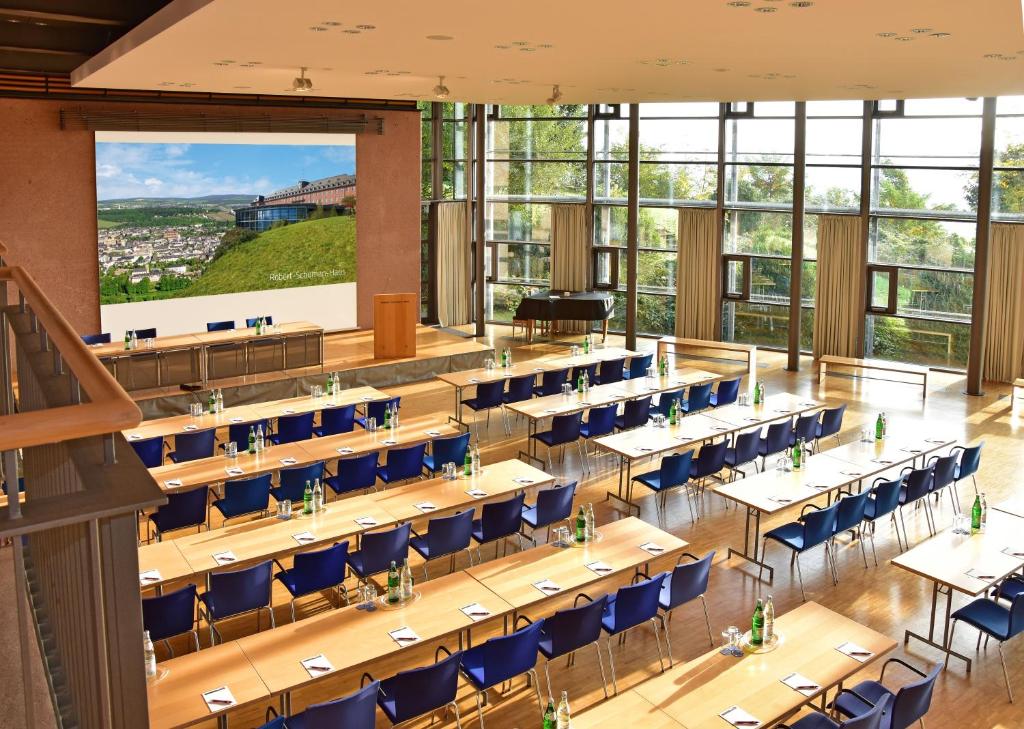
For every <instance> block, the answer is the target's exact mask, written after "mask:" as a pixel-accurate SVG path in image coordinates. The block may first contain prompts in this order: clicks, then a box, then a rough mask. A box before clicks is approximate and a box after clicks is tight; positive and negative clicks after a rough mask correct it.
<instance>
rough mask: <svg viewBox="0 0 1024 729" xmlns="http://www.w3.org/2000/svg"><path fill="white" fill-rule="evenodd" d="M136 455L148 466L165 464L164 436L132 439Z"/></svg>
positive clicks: (154, 466)
mask: <svg viewBox="0 0 1024 729" xmlns="http://www.w3.org/2000/svg"><path fill="white" fill-rule="evenodd" d="M128 442H129V443H131V444H132V448H134V449H135V455H137V456H138V457H139V460H140V461H142V465H143V466H145V467H146V468H156V467H157V466H162V465H163V464H164V439H163V436H159V435H158V436H157V437H156V438H146V439H145V440H130V441H128Z"/></svg>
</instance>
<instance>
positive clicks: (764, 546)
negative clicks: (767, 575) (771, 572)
mask: <svg viewBox="0 0 1024 729" xmlns="http://www.w3.org/2000/svg"><path fill="white" fill-rule="evenodd" d="M754 546H757V542H754ZM767 549H768V538H767V537H765V538H764V539H762V540H761V566H760V567H759V568H758V570H757V580H758V582H760V581H761V577H762V576H764V564H765V562H767V561H768V560H767V559H765V556H766V555H765V550H767Z"/></svg>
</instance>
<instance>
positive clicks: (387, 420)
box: [384, 406, 391, 430]
mask: <svg viewBox="0 0 1024 729" xmlns="http://www.w3.org/2000/svg"><path fill="white" fill-rule="evenodd" d="M390 427H391V407H390V406H385V407H384V430H387V429H388V428H390Z"/></svg>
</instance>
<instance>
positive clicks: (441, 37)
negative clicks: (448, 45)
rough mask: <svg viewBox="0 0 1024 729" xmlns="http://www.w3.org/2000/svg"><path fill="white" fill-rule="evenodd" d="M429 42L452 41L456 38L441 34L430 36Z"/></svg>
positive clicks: (428, 37)
mask: <svg viewBox="0 0 1024 729" xmlns="http://www.w3.org/2000/svg"><path fill="white" fill-rule="evenodd" d="M427 40H432V41H450V40H455V36H453V35H440V34H436V35H428V36H427Z"/></svg>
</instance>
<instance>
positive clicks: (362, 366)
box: [132, 326, 494, 419]
mask: <svg viewBox="0 0 1024 729" xmlns="http://www.w3.org/2000/svg"><path fill="white" fill-rule="evenodd" d="M450 331H451V330H449V331H441V330H439V329H435V328H432V327H425V326H417V328H416V356H415V357H406V358H402V359H389V360H377V359H374V358H373V332H372V331H369V330H360V331H354V332H340V333H336V334H328V335H327V336H326V337H325V339H324V366H323V368H322V369H321V368H320V367H302V368H298V369H291V370H282V371H278V372H264V373H260V374H256V375H245V376H242V377H227V378H223V379H219V380H213V381H211V382H210V383H209V385H208V388H209V387H219V388H221V389H222V390H223V391H224V404H225V405H226V406H231V405H248V404H252V403H258V402H263V401H266V400H278V399H283V398H287V397H297V396H299V395H306V394H309V392H310V389H311V388H312V386H313V385H323V384H324V382H325V378H326V373H328V372H338V374H339V377H340V378H341V384H342V386H343V387H355V386H357V385H369V386H371V387H377V388H386V387H388V386H391V385H399V384H403V383H407V382H418V381H421V380H429V379H431V378H433V377H436V376H437V375H439V374H442V373H445V372H456V371H458V370H466V369H473V368H476V367H483V365H484V361H485V360H486V359H487V358H488V357H493V356H494V349H493V348H492V347H489V346H487V345H484V344H480V343H478V342H477V341H476V340H475V339H472V338H470V337H463V336H460V335H459V334H457V333H450ZM208 388H207V389H208ZM132 396H133V397H134V398H135V401H136V402H137V403H138V405H139V408H140V409H141V410H142V415H143V417H144V418H147V419H149V418H159V417H166V416H168V415H181V414H184V413H187V412H188V408H189V403H191V402H192V401H193V395H192V394H190V393H188V392H183V391H182V390H181V389H180V388H179V387H160V388H152V389H149V390H139V391H136V392H133V393H132ZM205 396H206V390H204V391H202V392H200V393H197V394H196V396H195V397H198V398H199V399H201V400H204V402H205V399H204V398H205Z"/></svg>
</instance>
